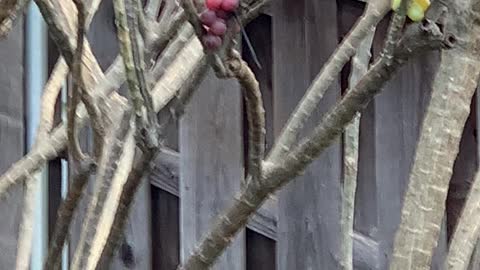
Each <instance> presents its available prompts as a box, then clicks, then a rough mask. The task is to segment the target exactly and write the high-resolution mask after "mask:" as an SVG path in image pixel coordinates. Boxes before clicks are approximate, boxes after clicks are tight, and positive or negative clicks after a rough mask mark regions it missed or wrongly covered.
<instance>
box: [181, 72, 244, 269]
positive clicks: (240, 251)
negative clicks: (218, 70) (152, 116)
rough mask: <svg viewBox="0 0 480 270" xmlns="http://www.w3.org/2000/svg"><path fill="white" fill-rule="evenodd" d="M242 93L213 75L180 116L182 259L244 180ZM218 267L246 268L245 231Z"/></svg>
mask: <svg viewBox="0 0 480 270" xmlns="http://www.w3.org/2000/svg"><path fill="white" fill-rule="evenodd" d="M241 126H242V115H241V95H240V89H239V86H238V85H237V83H236V82H233V81H231V80H228V81H221V80H219V79H217V78H215V76H214V75H213V74H212V72H210V73H209V75H207V79H205V81H204V82H203V83H202V84H201V86H200V87H199V89H198V90H197V91H196V93H195V95H194V96H193V97H192V100H191V101H190V104H189V106H188V107H187V110H186V113H185V115H184V116H183V118H182V119H181V120H180V137H179V146H180V249H181V251H180V258H181V260H182V261H183V260H185V259H186V257H187V256H188V255H189V254H190V253H191V252H192V250H193V249H194V248H195V246H196V244H197V241H198V240H199V239H200V238H201V237H202V235H203V234H204V233H205V232H206V231H207V229H208V228H209V227H210V225H211V224H212V222H213V220H212V218H213V217H215V215H216V214H218V213H219V212H220V211H221V210H223V209H224V208H225V207H226V206H227V204H228V203H230V202H231V200H232V198H233V195H234V194H235V193H236V192H238V191H239V188H240V183H241V181H242V179H243V175H244V172H243V148H242V128H241ZM214 269H219V270H223V269H229V270H244V269H245V239H244V233H243V232H242V233H240V234H239V235H238V236H237V238H236V240H235V241H234V242H233V244H232V245H231V246H230V247H229V248H228V249H227V251H226V252H225V253H224V254H223V255H222V256H221V257H220V259H219V260H218V262H217V263H216V266H215V268H214Z"/></svg>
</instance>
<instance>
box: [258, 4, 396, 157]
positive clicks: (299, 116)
mask: <svg viewBox="0 0 480 270" xmlns="http://www.w3.org/2000/svg"><path fill="white" fill-rule="evenodd" d="M389 10H390V1H389V0H372V1H369V2H368V4H367V8H366V10H365V12H364V14H363V15H362V17H360V19H359V20H358V21H357V23H356V25H355V26H354V28H353V29H352V30H351V31H350V33H349V34H348V35H347V37H346V38H345V39H344V40H343V41H342V43H341V44H340V46H339V47H338V48H337V49H336V50H335V52H334V53H333V55H332V56H331V57H330V59H329V60H328V61H327V62H326V63H325V65H324V66H323V68H322V69H321V70H320V72H319V74H318V75H317V77H316V78H315V80H314V82H313V83H312V84H311V86H310V88H309V89H308V90H307V92H306V94H305V96H304V97H303V98H302V100H301V101H300V103H299V104H298V105H297V107H296V108H295V110H294V112H293V114H292V115H291V116H290V119H289V120H288V122H287V123H286V125H285V126H284V128H283V130H282V132H281V133H280V135H279V137H278V139H277V141H276V143H275V145H274V147H273V148H272V150H271V151H270V154H269V157H268V159H267V161H266V166H270V164H275V163H277V162H278V161H279V160H280V159H281V158H282V157H284V156H285V155H287V153H288V152H289V151H290V150H291V147H292V146H293V145H294V143H295V142H296V140H297V137H298V134H299V132H300V131H301V130H302V128H303V126H304V124H305V122H306V121H307V120H308V118H309V117H310V115H311V114H312V112H313V111H314V110H315V108H316V107H317V104H318V102H320V100H321V99H322V97H323V95H324V94H325V92H326V91H327V89H328V87H329V86H330V85H331V84H332V82H333V81H334V80H335V79H336V76H337V74H339V73H340V71H341V70H342V68H343V66H344V65H345V64H346V63H347V62H348V60H349V59H350V57H351V56H353V55H354V54H355V52H356V50H357V48H358V46H359V45H360V43H361V42H362V41H363V40H364V39H365V36H367V35H368V33H370V32H372V31H373V30H374V28H375V26H376V25H377V24H378V23H379V22H380V20H381V19H382V18H383V16H384V15H385V14H386V13H387V12H388V11H389Z"/></svg>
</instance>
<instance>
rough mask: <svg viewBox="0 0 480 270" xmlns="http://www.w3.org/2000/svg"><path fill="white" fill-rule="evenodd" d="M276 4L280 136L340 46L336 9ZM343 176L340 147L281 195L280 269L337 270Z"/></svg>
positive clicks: (322, 108) (307, 1) (328, 99)
mask: <svg viewBox="0 0 480 270" xmlns="http://www.w3.org/2000/svg"><path fill="white" fill-rule="evenodd" d="M272 5H273V7H272V10H273V43H272V44H273V63H274V67H273V78H274V82H273V85H274V94H273V95H274V130H275V134H276V135H278V133H279V132H280V131H281V129H282V127H283V125H284V123H285V122H286V120H287V119H288V117H289V114H290V113H291V111H292V110H293V109H294V107H295V106H296V104H297V103H298V101H299V100H300V98H301V97H302V96H303V94H304V92H305V90H306V89H307V87H308V86H309V84H310V82H311V81H312V80H313V78H314V77H315V75H316V74H317V73H318V72H319V71H320V68H321V67H322V65H323V63H324V62H325V61H326V60H327V58H328V57H329V56H330V55H331V53H332V52H333V51H334V49H335V48H336V46H337V39H338V35H337V15H336V14H337V4H336V2H335V1H317V0H298V1H290V0H278V1H274V3H272ZM339 86H340V85H339V83H338V81H337V82H335V83H333V85H332V86H331V87H330V89H329V90H328V92H327V93H326V95H325V96H324V98H323V100H322V102H321V104H320V105H319V106H318V110H317V111H316V112H315V113H314V115H313V116H312V117H311V120H312V121H310V122H309V125H308V126H307V128H306V130H305V132H303V135H305V134H308V131H310V130H311V127H312V124H314V123H317V122H318V120H320V119H321V116H322V114H324V113H325V112H326V111H327V110H328V109H329V108H330V107H331V105H332V104H334V103H335V102H336V100H337V99H338V97H339V94H340V88H339ZM337 142H339V141H337ZM340 177H341V149H340V147H339V143H335V144H333V145H332V146H331V147H330V148H328V149H327V150H326V151H325V152H324V153H323V154H322V155H321V156H320V158H318V159H317V160H316V161H314V162H313V163H312V164H311V165H310V166H309V168H308V169H307V170H306V171H305V173H304V175H303V176H302V177H298V178H297V179H296V180H295V181H294V182H292V183H290V184H289V185H288V186H286V187H285V188H284V190H282V191H281V192H280V193H279V216H278V231H277V241H278V242H277V266H278V269H280V270H287V269H288V270H290V269H338V267H339V265H338V261H337V260H338V256H339V239H340V238H339V234H340V222H339V221H340Z"/></svg>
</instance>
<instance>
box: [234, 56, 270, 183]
mask: <svg viewBox="0 0 480 270" xmlns="http://www.w3.org/2000/svg"><path fill="white" fill-rule="evenodd" d="M228 64H229V70H230V71H231V72H232V73H233V76H234V77H235V78H236V79H237V80H238V82H239V83H240V85H241V86H242V92H243V98H244V100H245V105H246V107H247V122H248V162H247V168H248V170H247V174H248V175H250V176H251V177H252V181H253V182H255V183H257V184H258V181H260V180H261V179H262V162H263V158H264V155H265V109H264V108H263V101H262V93H261V92H260V85H259V84H258V81H257V79H256V78H255V74H254V73H253V72H252V70H251V69H250V67H249V66H248V64H247V63H246V62H245V61H243V60H241V59H240V56H239V55H238V53H237V55H236V56H235V57H234V58H233V59H231V60H229V62H228Z"/></svg>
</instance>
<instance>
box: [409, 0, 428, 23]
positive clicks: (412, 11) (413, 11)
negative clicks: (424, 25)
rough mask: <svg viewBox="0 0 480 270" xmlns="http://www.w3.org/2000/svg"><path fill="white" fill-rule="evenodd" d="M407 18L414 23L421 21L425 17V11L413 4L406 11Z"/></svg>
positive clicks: (415, 3)
mask: <svg viewBox="0 0 480 270" xmlns="http://www.w3.org/2000/svg"><path fill="white" fill-rule="evenodd" d="M407 16H408V17H409V18H410V20H412V21H414V22H418V21H421V20H422V19H423V17H424V16H425V10H424V9H423V8H422V7H421V6H420V5H419V4H417V2H413V3H412V4H411V5H410V7H408V10H407Z"/></svg>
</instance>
